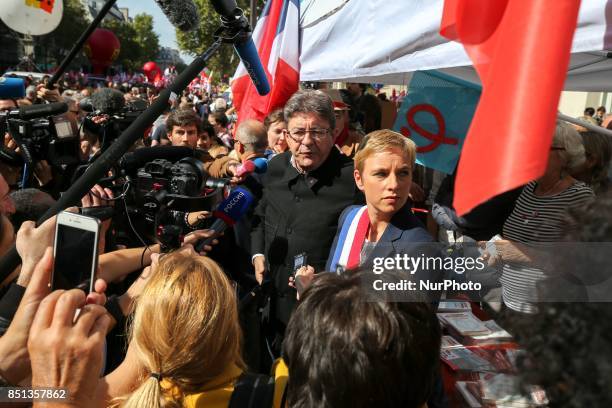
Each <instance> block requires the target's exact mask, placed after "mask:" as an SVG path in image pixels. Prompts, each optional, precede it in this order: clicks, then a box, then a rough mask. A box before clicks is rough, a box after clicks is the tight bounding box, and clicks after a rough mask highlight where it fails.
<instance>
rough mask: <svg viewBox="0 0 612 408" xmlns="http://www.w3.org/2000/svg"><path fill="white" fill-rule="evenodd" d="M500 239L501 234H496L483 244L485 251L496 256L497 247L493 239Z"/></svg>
mask: <svg viewBox="0 0 612 408" xmlns="http://www.w3.org/2000/svg"><path fill="white" fill-rule="evenodd" d="M502 239H503V238H502V236H501V235H499V234H497V235H495V236H493V237H492V238H491V239H490V240H488V241H487V243H486V245H485V251H486V252H488V253H489V255H490V256H491V257H496V256H497V247H496V246H495V241H499V240H502Z"/></svg>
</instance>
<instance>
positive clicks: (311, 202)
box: [251, 90, 363, 350]
mask: <svg viewBox="0 0 612 408" xmlns="http://www.w3.org/2000/svg"><path fill="white" fill-rule="evenodd" d="M284 116H285V121H286V123H287V129H285V131H284V132H285V135H286V139H287V143H288V145H289V149H290V150H289V151H286V152H284V153H280V154H278V155H276V156H275V157H274V158H273V159H271V160H270V162H269V165H268V171H267V172H266V174H265V177H264V180H263V186H264V190H263V196H262V199H261V201H260V202H259V205H258V206H257V209H256V210H255V216H254V217H253V231H252V233H251V241H252V245H251V253H252V254H253V266H254V267H255V274H256V278H257V280H258V282H259V283H262V282H263V280H264V278H266V279H270V280H272V282H273V286H274V293H273V295H272V298H273V300H274V301H273V302H272V304H273V310H272V315H271V316H270V319H271V321H272V322H273V328H274V329H275V330H274V331H275V334H276V337H275V339H274V340H275V344H273V347H272V348H273V349H275V348H276V350H279V348H278V347H280V340H281V339H282V336H283V332H284V328H285V326H286V324H287V322H288V321H289V316H290V315H291V312H292V310H293V309H294V306H295V303H296V293H295V289H293V288H292V287H290V286H289V285H288V282H289V276H291V275H292V274H293V272H294V270H293V265H294V258H295V256H296V255H299V254H301V253H305V254H306V256H307V257H308V264H309V265H311V266H313V267H314V268H315V270H317V271H323V270H324V267H325V262H326V259H327V257H328V255H329V250H330V247H331V245H332V241H333V239H334V236H335V234H336V229H337V227H338V217H339V216H340V213H341V212H342V210H344V209H345V208H346V207H348V206H349V205H352V204H356V203H362V202H363V197H362V195H361V193H360V192H359V190H358V189H357V187H356V185H355V182H354V180H353V161H352V160H351V159H350V158H348V157H346V156H344V155H343V154H341V153H340V151H339V150H338V149H337V148H335V147H334V127H335V116H334V108H333V105H332V101H331V99H330V98H329V96H328V95H326V94H325V93H323V92H321V91H314V90H303V91H298V92H296V93H295V94H294V95H293V96H292V97H291V98H290V99H289V101H288V102H287V104H286V105H285V108H284ZM274 346H277V347H274Z"/></svg>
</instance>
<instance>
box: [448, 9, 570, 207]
mask: <svg viewBox="0 0 612 408" xmlns="http://www.w3.org/2000/svg"><path fill="white" fill-rule="evenodd" d="M579 8H580V0H529V1H524V0H445V3H444V15H443V17H442V24H441V27H440V33H441V34H442V35H443V36H445V37H447V38H448V39H450V40H456V41H459V42H461V43H462V44H463V46H464V48H465V50H466V52H467V53H468V55H469V56H470V59H471V60H472V62H473V64H474V67H475V68H476V71H477V72H478V75H479V76H480V79H481V81H482V84H483V93H482V97H481V98H480V103H479V105H478V108H477V109H476V113H475V114H474V119H473V120H472V124H471V126H470V130H469V132H468V135H467V137H466V140H465V144H464V146H463V150H462V153H461V159H460V161H459V167H458V169H457V179H456V182H455V196H454V203H453V204H454V207H455V209H456V210H457V212H458V213H459V214H465V213H466V212H468V211H469V210H471V209H472V208H474V207H475V206H477V205H478V204H480V203H482V202H484V201H486V200H488V199H489V198H491V197H493V196H495V195H497V194H500V193H502V192H504V191H508V190H511V189H513V188H515V187H518V186H520V185H523V184H526V183H527V182H529V181H532V180H534V179H536V178H538V177H539V176H541V175H542V174H543V173H544V171H545V169H546V164H547V160H548V151H549V148H550V144H551V141H552V137H553V132H554V129H555V122H556V117H557V107H558V104H559V98H560V95H561V91H562V89H563V83H564V81H565V77H566V72H567V68H568V65H569V59H570V50H571V45H572V38H573V36H574V31H575V29H576V24H577V20H578V10H579Z"/></svg>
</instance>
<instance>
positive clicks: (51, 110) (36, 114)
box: [8, 102, 68, 120]
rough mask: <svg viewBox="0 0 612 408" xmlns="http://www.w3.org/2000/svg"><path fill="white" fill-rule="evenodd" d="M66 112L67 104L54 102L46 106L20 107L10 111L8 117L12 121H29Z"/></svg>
mask: <svg viewBox="0 0 612 408" xmlns="http://www.w3.org/2000/svg"><path fill="white" fill-rule="evenodd" d="M67 111H68V104H66V103H65V102H55V103H49V104H46V105H42V104H41V105H30V106H22V107H21V108H19V109H15V110H12V111H10V112H9V113H8V116H9V117H10V118H13V119H21V120H30V119H36V118H42V117H46V116H55V115H60V114H62V113H66V112H67Z"/></svg>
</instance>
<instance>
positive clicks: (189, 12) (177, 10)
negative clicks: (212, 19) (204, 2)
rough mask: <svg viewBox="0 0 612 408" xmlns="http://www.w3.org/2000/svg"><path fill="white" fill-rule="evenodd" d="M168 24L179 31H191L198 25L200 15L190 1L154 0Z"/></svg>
mask: <svg viewBox="0 0 612 408" xmlns="http://www.w3.org/2000/svg"><path fill="white" fill-rule="evenodd" d="M155 2H156V3H157V4H159V7H160V8H161V9H162V11H163V12H164V14H165V15H166V17H168V20H170V23H171V24H172V25H173V26H175V27H176V28H178V29H179V30H181V31H191V30H194V29H196V28H197V27H198V26H199V25H200V15H199V14H198V9H197V7H196V5H195V4H194V3H193V1H191V0H155Z"/></svg>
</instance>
